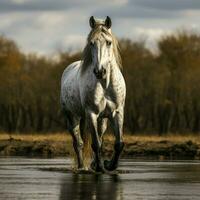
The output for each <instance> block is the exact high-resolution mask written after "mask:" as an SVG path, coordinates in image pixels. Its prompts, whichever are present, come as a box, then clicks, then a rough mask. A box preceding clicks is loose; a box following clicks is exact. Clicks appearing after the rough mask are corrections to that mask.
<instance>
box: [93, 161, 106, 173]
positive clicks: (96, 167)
mask: <svg viewBox="0 0 200 200" xmlns="http://www.w3.org/2000/svg"><path fill="white" fill-rule="evenodd" d="M90 168H91V169H92V170H93V171H95V172H102V173H104V172H105V170H104V168H103V167H102V166H97V164H96V163H95V162H94V161H92V163H91V164H90Z"/></svg>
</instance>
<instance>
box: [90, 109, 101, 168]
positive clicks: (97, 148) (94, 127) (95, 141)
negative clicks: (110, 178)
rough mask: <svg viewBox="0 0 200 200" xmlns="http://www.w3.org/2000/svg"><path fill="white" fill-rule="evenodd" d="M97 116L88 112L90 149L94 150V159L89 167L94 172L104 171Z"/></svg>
mask: <svg viewBox="0 0 200 200" xmlns="http://www.w3.org/2000/svg"><path fill="white" fill-rule="evenodd" d="M97 118H98V116H97V115H96V114H95V113H88V116H87V120H88V125H89V128H90V131H91V137H92V145H91V146H92V150H93V152H94V159H93V161H92V163H91V168H92V169H93V170H95V171H96V172H104V168H103V165H102V161H101V145H102V141H101V138H100V137H99V134H98V124H97Z"/></svg>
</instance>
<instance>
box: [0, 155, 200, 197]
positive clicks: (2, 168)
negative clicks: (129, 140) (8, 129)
mask: <svg viewBox="0 0 200 200" xmlns="http://www.w3.org/2000/svg"><path fill="white" fill-rule="evenodd" d="M70 168H71V161H70V160H69V159H61V158H59V159H38V158H37V159H35V158H32V159H31V158H10V157H8V158H0V199H1V200H7V199H12V200H23V199H24V200H29V199H31V200H33V199H37V200H40V199H41V200H46V199H47V200H51V199H52V200H56V199H59V200H64V199H65V200H73V199H81V200H83V199H87V200H90V199H92V200H95V199H100V200H101V199H102V200H103V199H106V200H113V199H117V200H120V199H131V200H143V199H148V200H153V199H155V200H159V199H162V200H165V199H166V200H170V199H171V200H177V199H180V200H186V199H187V200H188V199H193V200H195V199H198V200H199V199H200V162H197V161H173V162H171V161H169V162H167V161H166V162H158V161H136V160H130V159H124V160H121V163H120V166H119V169H120V170H121V171H120V173H118V174H112V175H108V174H107V175H106V174H104V175H94V174H74V173H72V172H70V171H67V169H70ZM65 169H66V171H65Z"/></svg>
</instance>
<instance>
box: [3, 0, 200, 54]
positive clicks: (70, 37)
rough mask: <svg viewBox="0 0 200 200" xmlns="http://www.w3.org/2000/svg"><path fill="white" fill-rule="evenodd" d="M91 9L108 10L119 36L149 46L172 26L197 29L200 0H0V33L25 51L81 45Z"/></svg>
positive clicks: (98, 12) (50, 51) (199, 26)
mask: <svg viewBox="0 0 200 200" xmlns="http://www.w3.org/2000/svg"><path fill="white" fill-rule="evenodd" d="M91 15H94V16H95V17H97V18H105V17H106V16H107V15H109V16H110V17H111V18H112V22H113V26H112V30H113V32H114V33H115V35H116V36H117V37H118V38H122V37H126V38H130V39H132V40H141V39H144V38H146V42H147V46H148V47H150V48H155V43H156V41H157V40H158V39H159V38H160V37H161V36H162V35H163V34H170V33H171V32H173V31H175V30H177V29H183V28H185V29H189V30H190V29H192V30H193V31H199V32H200V0H112V1H108V0H99V1H95V0H0V19H1V20H0V34H1V35H5V36H7V37H9V38H11V39H14V40H15V41H16V42H17V44H18V46H19V47H20V48H21V50H23V51H25V52H27V53H29V52H38V53H40V54H49V55H50V54H53V53H54V52H56V51H57V50H63V51H65V50H69V49H71V48H72V49H80V50H81V49H82V48H83V47H84V44H85V40H86V37H87V34H88V32H89V30H90V27H89V25H88V19H89V17H90V16H91Z"/></svg>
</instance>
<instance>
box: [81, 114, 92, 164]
mask: <svg viewBox="0 0 200 200" xmlns="http://www.w3.org/2000/svg"><path fill="white" fill-rule="evenodd" d="M80 134H81V137H82V140H83V143H84V145H83V159H84V160H83V161H84V165H85V167H89V165H90V163H91V159H92V149H91V135H90V134H89V133H88V132H86V120H85V118H81V121H80Z"/></svg>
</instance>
